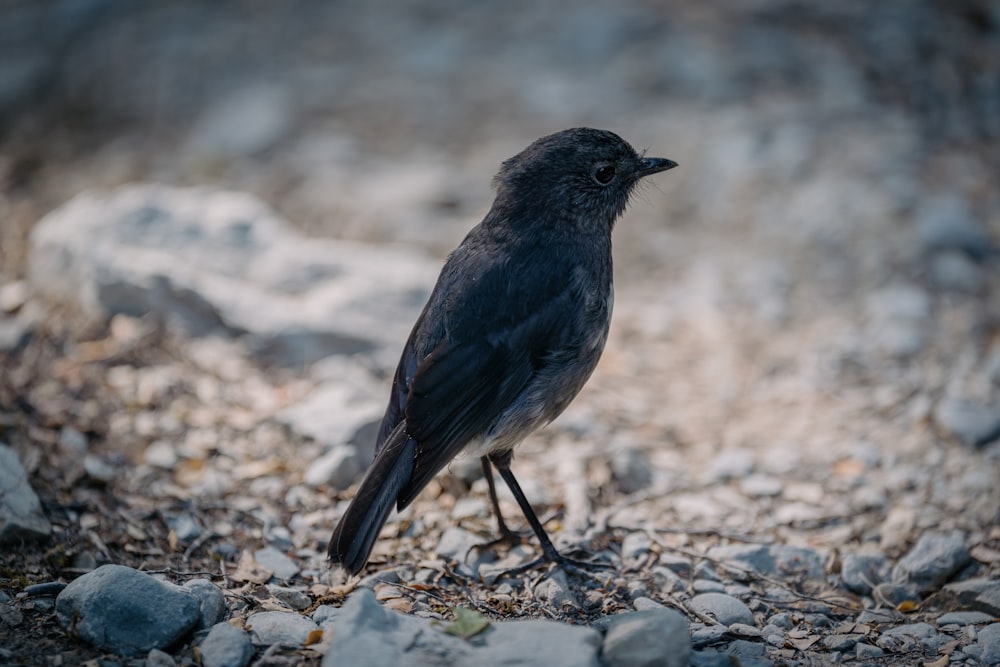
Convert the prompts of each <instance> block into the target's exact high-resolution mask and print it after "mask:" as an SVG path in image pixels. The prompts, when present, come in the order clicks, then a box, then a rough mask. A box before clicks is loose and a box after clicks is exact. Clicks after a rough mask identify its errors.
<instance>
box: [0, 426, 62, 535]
mask: <svg viewBox="0 0 1000 667" xmlns="http://www.w3.org/2000/svg"><path fill="white" fill-rule="evenodd" d="M51 532H52V526H51V524H49V520H48V519H47V518H45V513H44V512H43V511H42V503H41V501H39V500H38V496H37V495H36V494H35V491H34V489H32V488H31V484H30V483H29V482H28V473H27V472H26V471H25V469H24V466H22V465H21V460H20V458H18V456H17V452H16V451H14V449H13V448H12V447H8V446H7V445H5V444H3V443H0V544H3V543H11V542H20V541H22V540H26V539H31V540H35V539H41V538H45V537H48V536H49V533H51Z"/></svg>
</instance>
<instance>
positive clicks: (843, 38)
mask: <svg viewBox="0 0 1000 667" xmlns="http://www.w3.org/2000/svg"><path fill="white" fill-rule="evenodd" d="M40 8H41V9H40ZM81 8H86V9H85V10H84V9H81ZM42 10H45V11H44V12H43V11H42ZM0 12H2V14H0V34H4V35H6V36H7V37H8V39H5V40H0V50H3V51H4V53H3V55H4V59H5V62H9V63H14V64H15V65H16V66H14V65H12V66H11V68H9V71H8V72H7V73H6V74H5V75H4V77H0V78H2V85H0V113H2V115H3V118H4V120H5V122H4V124H3V127H4V131H3V134H2V136H0V174H2V183H3V187H2V190H0V216H2V218H0V277H2V281H0V282H2V284H0V350H2V351H0V442H2V443H3V446H2V447H0V461H2V466H0V489H2V494H0V540H2V543H3V546H2V547H0V662H2V663H11V664H29V665H57V664H67V665H69V664H78V663H82V662H84V661H87V660H91V661H96V662H93V663H91V664H130V665H131V664H135V665H139V664H148V665H169V664H198V661H201V663H202V664H205V665H213V664H215V665H225V664H232V665H243V664H248V663H251V662H252V663H253V664H260V665H270V664H319V663H320V662H323V663H325V664H348V663H353V662H355V661H358V660H360V658H359V656H362V657H364V658H365V659H368V660H369V661H370V664H386V663H387V662H389V661H390V660H394V661H396V662H400V663H401V664H468V663H472V662H475V663H478V664H493V663H501V662H503V661H508V663H509V664H537V662H539V661H544V662H547V663H552V664H557V665H558V664H565V665H577V664H603V665H606V666H610V665H641V664H657V663H656V662H655V660H658V659H667V660H668V661H667V662H666V664H680V665H683V664H693V665H726V664H737V663H736V662H734V661H735V660H738V663H739V664H742V665H772V664H787V665H821V664H835V663H847V664H859V665H860V664H878V665H914V664H923V665H934V666H936V667H937V666H941V667H943V666H945V665H970V666H971V665H990V664H1000V625H998V624H997V619H998V617H1000V528H998V518H1000V461H998V459H1000V449H998V447H1000V445H998V444H997V443H998V439H1000V336H998V331H1000V329H998V324H997V323H998V322H1000V301H998V296H997V295H998V294H1000V290H998V288H1000V268H998V267H1000V264H998V262H997V257H998V246H997V242H998V241H997V240H998V238H1000V196H998V193H1000V190H998V189H997V187H996V176H995V174H996V173H997V167H998V166H1000V165H998V164H997V161H996V160H997V158H996V156H997V155H1000V151H997V150H996V149H997V138H998V136H1000V130H998V127H997V122H998V121H997V118H1000V114H996V113H995V110H996V109H997V108H998V100H1000V90H998V88H997V86H998V83H997V82H996V80H995V77H991V76H989V73H990V72H995V71H996V68H997V66H998V63H1000V44H998V39H1000V38H998V34H1000V10H998V9H997V8H996V6H995V3H994V4H991V3H986V2H982V3H977V2H966V3H957V4H955V5H952V6H951V7H950V9H947V10H945V9H942V8H935V7H933V6H931V5H930V4H928V5H926V6H925V5H922V4H918V3H912V4H909V5H907V6H906V7H903V6H901V5H890V6H888V7H886V8H882V9H862V8H860V7H849V6H845V7H842V8H840V9H817V8H813V7H812V6H811V5H809V4H805V3H803V4H799V3H786V2H757V3H732V5H731V4H730V3H727V2H709V3H699V4H698V7H697V8H694V7H692V6H691V5H689V4H687V3H663V4H662V5H660V4H654V3H642V4H638V3H637V4H631V5H621V4H618V3H604V2H599V1H597V0H595V1H594V2H590V3H585V4H581V5H580V6H579V7H578V8H576V9H574V10H573V11H571V12H570V11H568V10H566V9H565V8H563V9H559V10H556V9H553V8H549V9H546V8H537V7H534V6H529V4H528V3H524V4H523V6H522V5H521V4H515V5H513V6H511V5H509V3H504V4H503V5H500V4H499V3H496V4H494V3H476V4H475V5H470V6H468V7H463V8H461V9H458V8H450V7H447V6H446V5H445V4H444V3H416V2H414V3H409V4H406V5H399V4H392V3H385V5H384V6H383V4H382V3H365V4H364V6H363V7H362V6H360V5H359V6H357V7H348V6H346V5H337V6H330V7H327V6H326V4H325V3H299V4H296V5H295V6H294V7H293V6H292V5H288V7H287V8H285V9H281V10H264V9H262V8H261V7H258V6H256V5H254V4H253V3H249V2H248V3H235V4H234V5H233V6H231V7H228V8H226V9H210V8H208V7H207V6H203V5H202V4H200V3H197V2H188V3H158V2H152V3H146V4H144V5H141V6H132V5H127V4H126V3H115V2H97V1H94V2H90V3H82V4H80V3H77V4H75V5H74V4H73V3H68V2H67V3H60V2H48V3H24V4H17V3H15V4H12V5H10V6H8V7H6V8H4V9H3V10H0ZM40 12H41V13H40ZM236 17H238V18H239V20H234V19H235V18H236ZM43 19H44V20H45V21H46V23H45V25H47V26H48V29H47V30H46V31H44V37H39V38H38V40H37V41H38V43H37V44H35V43H30V44H29V43H28V42H27V41H25V39H24V38H23V37H22V35H26V34H39V35H40V34H43V33H39V32H37V31H36V32H33V33H31V32H27V29H28V28H30V27H31V26H37V25H39V21H42V20H43ZM46 40H52V42H51V43H49V42H47V41H46ZM54 45H62V46H61V47H60V48H53V46H54ZM121 54H129V55H128V57H126V58H123V57H122V56H121ZM10 72H17V73H20V74H19V75H18V76H14V75H13V74H10ZM195 72H197V75H194V73H195ZM580 124H587V125H594V126H598V127H607V128H608V129H613V130H615V131H618V132H619V133H621V134H622V135H624V136H625V137H626V138H627V139H629V140H631V141H633V142H635V143H636V144H637V145H639V146H641V147H649V149H650V154H654V155H664V156H667V157H670V158H673V159H675V160H677V161H678V162H679V163H680V164H681V167H680V168H679V169H677V170H674V171H671V172H669V173H668V174H665V175H663V176H662V178H659V179H657V181H656V183H655V184H653V185H651V186H650V187H647V188H645V189H644V190H643V191H642V193H641V194H640V196H639V197H638V198H637V199H636V201H634V202H633V205H632V207H631V210H630V211H629V213H628V214H626V216H625V218H624V219H623V220H622V221H621V223H620V225H619V227H618V229H617V230H616V244H617V245H616V289H617V291H616V302H615V319H614V323H613V327H612V333H611V339H610V340H609V342H608V347H607V351H606V353H605V356H604V359H603V360H602V362H601V365H600V367H599V368H598V370H597V372H596V373H595V375H594V377H593V378H592V380H591V382H590V384H589V385H588V387H587V388H586V389H585V390H584V392H583V394H581V396H580V397H579V399H578V400H577V401H576V402H575V403H574V405H573V406H571V408H570V409H569V410H568V411H567V413H566V414H565V415H563V416H562V417H561V418H560V419H559V420H557V421H556V422H555V423H554V424H552V425H551V426H550V427H549V428H547V429H546V430H544V431H543V432H541V433H539V434H537V435H536V436H535V437H533V438H532V439H531V440H530V441H528V442H526V443H525V444H524V445H523V446H522V448H520V449H519V450H518V455H517V458H516V459H515V462H514V471H515V474H517V475H518V478H519V479H520V480H521V482H522V484H523V486H524V487H525V490H526V492H527V494H528V496H529V499H530V500H531V501H532V503H533V505H534V506H535V507H536V509H537V510H538V511H539V512H540V514H541V516H542V517H543V519H544V520H546V525H547V526H548V528H549V530H550V533H551V534H552V535H553V537H554V539H555V541H556V543H557V546H560V547H561V548H565V549H572V548H576V547H580V548H583V549H585V550H587V551H588V552H590V553H592V554H594V555H595V557H597V558H601V559H604V560H606V561H607V562H608V563H609V564H610V565H611V567H610V568H609V569H608V570H607V571H606V572H603V573H598V574H596V575H595V576H594V577H593V578H579V577H576V576H569V577H567V576H565V575H564V574H562V573H560V572H559V571H550V570H548V569H546V568H542V569H538V570H532V571H530V572H528V573H526V574H522V575H518V576H514V577H510V576H502V573H503V572H504V571H505V570H506V569H508V568H511V567H516V566H517V565H519V564H521V563H524V562H527V561H528V560H531V559H532V558H534V557H535V556H536V548H535V543H534V540H533V539H528V540H526V542H525V544H524V545H522V546H519V547H516V548H514V549H511V550H499V551H477V550H471V551H470V547H471V546H473V545H474V544H476V543H479V542H482V541H485V540H488V539H490V537H491V536H492V530H493V527H494V523H493V519H492V517H491V516H490V514H489V511H488V503H487V500H486V485H485V481H484V480H482V479H481V478H480V475H479V470H478V464H477V462H476V461H467V460H460V461H457V462H455V463H454V464H453V465H452V466H450V467H449V469H448V470H447V471H446V473H444V474H442V475H440V476H439V478H438V479H436V480H435V481H434V482H432V484H431V486H430V487H429V488H428V489H427V490H426V491H425V492H424V493H423V494H421V496H420V497H419V498H418V500H417V501H416V502H415V503H414V505H413V506H412V507H411V508H409V509H408V510H407V511H405V512H404V513H402V514H401V515H396V516H393V517H392V518H391V519H390V521H389V524H388V525H387V527H386V529H385V531H384V532H383V537H382V539H381V540H380V541H379V542H378V544H377V545H376V550H375V553H374V556H373V558H372V562H371V563H370V565H369V567H368V569H367V570H366V572H365V573H364V574H363V576H362V577H361V578H359V579H348V578H346V577H345V576H344V575H343V573H340V572H337V571H331V570H329V569H328V568H327V567H326V565H325V562H324V559H323V555H324V553H325V552H324V548H325V541H326V539H327V538H328V537H329V532H330V529H331V527H332V526H333V525H334V523H335V522H336V519H337V517H338V516H339V515H340V512H341V511H342V510H343V508H344V506H345V502H346V500H347V499H349V498H350V497H351V495H352V491H353V486H352V485H353V484H354V483H355V482H356V480H357V479H358V477H359V475H360V473H361V472H362V470H363V468H364V466H365V464H366V462H367V461H368V460H369V457H370V455H371V446H372V443H371V441H372V437H373V432H372V431H373V425H374V423H375V422H376V420H377V419H378V417H379V416H380V414H381V411H382V409H383V408H384V401H385V398H386V395H387V394H386V392H387V388H388V379H387V378H388V375H389V373H391V371H392V368H393V365H394V363H395V361H396V355H398V353H399V348H400V345H401V343H402V341H403V339H404V338H405V335H406V332H407V329H408V327H409V326H410V324H411V323H412V321H413V318H414V317H415V315H416V313H417V312H418V311H419V308H420V307H421V305H422V300H423V299H424V298H425V297H426V294H427V293H428V291H429V289H430V287H431V286H432V284H433V280H434V276H435V274H436V271H437V268H438V267H439V266H440V261H441V258H442V257H443V254H444V253H445V252H447V250H448V249H449V248H451V247H453V246H454V245H455V243H457V242H458V240H459V239H460V238H461V236H462V234H463V233H464V232H465V230H467V229H468V228H469V227H471V225H473V224H474V223H475V222H476V221H477V220H478V218H479V217H480V216H481V215H482V213H483V212H484V211H485V209H486V207H487V206H488V203H489V199H490V191H489V187H488V186H489V179H490V177H491V175H492V173H493V171H494V170H495V169H496V166H497V165H498V164H499V161H500V160H501V159H503V158H505V157H508V156H509V155H511V154H513V153H514V152H516V151H517V150H519V149H520V148H521V147H523V145H525V144H526V143H528V142H529V141H530V140H532V139H533V138H535V137H536V136H539V135H541V134H544V133H546V132H549V131H553V130H556V129H560V128H562V127H567V126H573V125H580ZM148 182H155V183H157V185H141V183H148ZM264 202H266V203H264ZM502 502H503V505H504V508H505V510H506V515H507V516H508V517H510V518H511V520H516V518H517V517H519V514H518V512H517V508H516V506H515V505H514V504H513V502H512V500H511V499H510V498H509V497H503V498H502ZM109 564H114V565H116V566H117V565H120V566H125V567H108V565H109ZM140 572H144V573H148V574H141V573H140ZM148 575H151V576H148ZM70 582H73V583H72V584H71V585H69V586H66V584H70ZM175 584H176V585H175ZM367 591H370V593H369V592H367ZM116 594H117V595H118V597H115V595H116ZM122 610H127V613H123V611H122ZM123 628H124V629H125V630H123ZM116 656H118V657H116ZM421 661H422V662H421ZM518 661H521V662H518ZM508 663H504V664H508ZM357 664H363V663H362V662H358V663H357Z"/></svg>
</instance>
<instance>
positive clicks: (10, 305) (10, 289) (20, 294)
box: [0, 280, 30, 315]
mask: <svg viewBox="0 0 1000 667" xmlns="http://www.w3.org/2000/svg"><path fill="white" fill-rule="evenodd" d="M29 293H30V290H29V288H28V283H27V282H26V281H24V280H15V281H13V282H9V283H6V284H4V285H3V286H2V287H0V312H3V313H6V314H8V315H10V314H12V313H16V312H17V311H19V310H20V309H21V307H22V306H24V304H26V303H27V302H28V295H29Z"/></svg>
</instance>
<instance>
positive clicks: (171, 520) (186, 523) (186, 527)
mask: <svg viewBox="0 0 1000 667" xmlns="http://www.w3.org/2000/svg"><path fill="white" fill-rule="evenodd" d="M167 525H168V526H169V527H170V530H172V531H174V534H175V535H177V539H178V540H179V541H180V542H181V544H189V543H190V542H192V541H194V540H196V539H198V538H199V537H200V536H201V527H199V526H198V524H197V522H195V520H194V517H193V516H191V515H190V514H187V513H185V514H177V515H175V516H168V517H167Z"/></svg>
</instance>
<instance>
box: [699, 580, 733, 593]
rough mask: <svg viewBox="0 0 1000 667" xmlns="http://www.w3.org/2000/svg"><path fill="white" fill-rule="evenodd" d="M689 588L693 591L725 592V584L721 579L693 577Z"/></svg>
mask: <svg viewBox="0 0 1000 667" xmlns="http://www.w3.org/2000/svg"><path fill="white" fill-rule="evenodd" d="M691 588H692V589H693V590H694V592H695V593H725V592H726V585H725V584H724V583H722V582H721V581H713V580H712V579H695V580H694V581H693V582H691Z"/></svg>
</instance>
